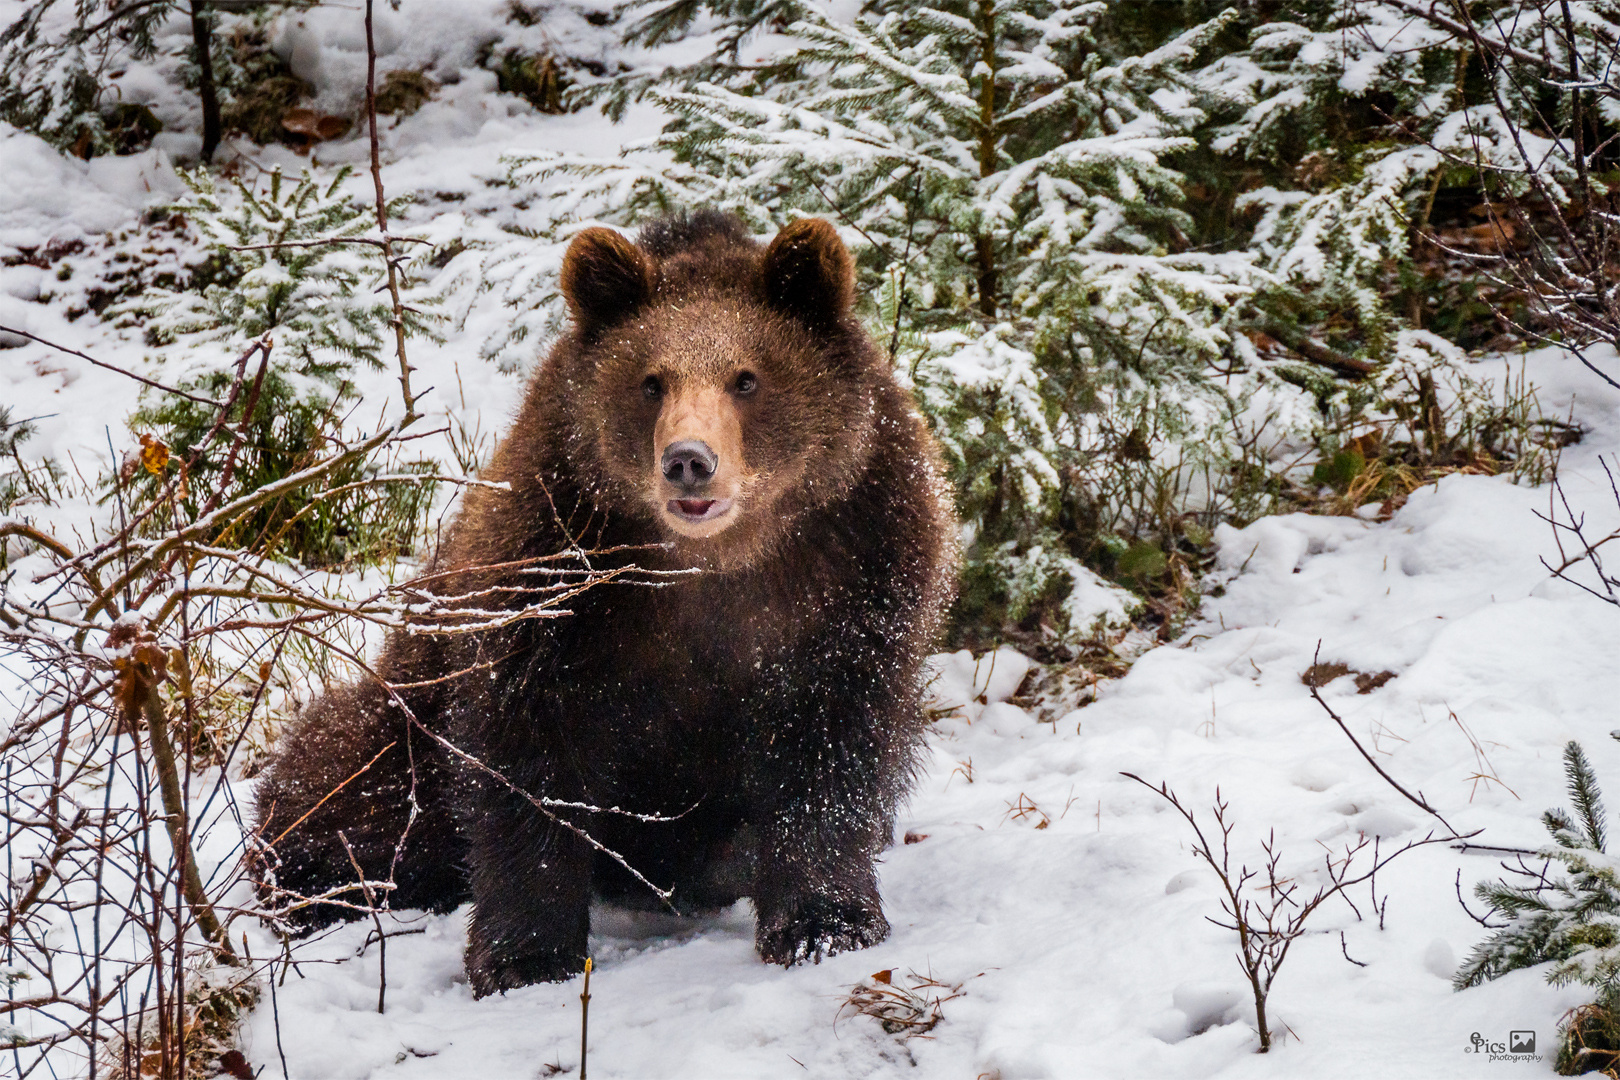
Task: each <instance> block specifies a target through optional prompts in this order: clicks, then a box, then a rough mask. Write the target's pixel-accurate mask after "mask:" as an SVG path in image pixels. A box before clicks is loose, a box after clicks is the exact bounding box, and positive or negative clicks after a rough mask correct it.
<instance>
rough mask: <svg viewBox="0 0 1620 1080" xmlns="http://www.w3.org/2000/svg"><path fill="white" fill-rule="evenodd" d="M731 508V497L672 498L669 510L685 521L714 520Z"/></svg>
mask: <svg viewBox="0 0 1620 1080" xmlns="http://www.w3.org/2000/svg"><path fill="white" fill-rule="evenodd" d="M730 509H731V500H730V499H671V500H670V501H669V512H670V513H671V514H674V515H675V516H676V517H678V518H680V519H681V520H683V521H713V520H714V519H715V518H717V517H719V516H720V515H721V514H724V513H725V512H726V511H727V510H730Z"/></svg>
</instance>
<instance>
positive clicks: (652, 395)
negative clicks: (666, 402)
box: [641, 375, 664, 401]
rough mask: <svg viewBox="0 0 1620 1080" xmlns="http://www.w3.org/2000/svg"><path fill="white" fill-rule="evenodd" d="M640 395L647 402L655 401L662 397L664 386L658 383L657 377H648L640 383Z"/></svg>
mask: <svg viewBox="0 0 1620 1080" xmlns="http://www.w3.org/2000/svg"><path fill="white" fill-rule="evenodd" d="M641 395H642V396H643V397H645V398H646V399H647V400H648V401H657V400H658V399H659V398H661V397H663V396H664V384H663V383H661V382H659V381H658V376H656V375H649V376H647V377H646V378H645V379H643V380H642V381H641Z"/></svg>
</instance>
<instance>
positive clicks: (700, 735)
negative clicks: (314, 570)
mask: <svg viewBox="0 0 1620 1080" xmlns="http://www.w3.org/2000/svg"><path fill="white" fill-rule="evenodd" d="M853 291H854V276H853V264H852V262H851V259H850V256H849V253H848V252H847V251H846V249H845V248H844V245H843V243H842V242H841V241H840V240H839V238H838V236H837V233H836V232H835V231H834V230H833V229H832V227H831V226H829V225H828V224H827V223H826V222H824V221H819V220H814V219H806V220H802V221H797V222H794V223H793V224H791V225H789V226H787V227H786V228H784V229H783V230H781V232H779V233H778V234H777V236H776V237H775V239H774V240H772V241H771V242H770V243H769V244H768V245H765V246H761V245H760V244H758V243H756V242H755V241H754V240H753V239H752V238H750V237H749V236H748V234H747V232H746V230H745V229H744V227H743V226H742V224H741V223H740V222H739V221H738V220H736V219H735V218H733V217H730V216H727V215H722V214H718V213H714V212H702V213H698V214H695V215H691V216H680V217H674V218H670V219H666V220H664V221H661V222H659V223H656V224H653V225H651V226H649V227H648V228H646V229H645V230H644V231H642V232H641V234H640V235H639V237H638V238H637V241H636V242H635V243H634V244H632V243H631V242H630V241H629V240H627V239H625V238H624V237H622V236H620V235H619V234H618V233H616V232H613V231H612V230H609V229H602V228H593V229H587V230H585V231H584V232H582V233H580V234H579V235H578V236H577V237H576V238H575V239H574V240H573V242H572V243H571V244H570V245H569V248H568V251H567V254H566V257H565V259H564V263H563V269H562V292H563V295H564V297H565V298H566V300H567V303H568V307H569V310H570V313H571V315H572V326H571V328H570V330H569V332H568V333H567V334H565V335H564V336H563V337H562V338H561V340H559V341H558V343H557V344H556V346H555V348H554V349H553V350H552V352H551V355H550V357H549V358H548V359H547V360H545V362H544V363H542V364H541V366H540V368H539V370H538V372H537V373H536V375H535V376H534V379H533V381H532V382H531V383H530V385H529V388H528V391H527V396H526V398H525V400H524V402H523V405H522V407H521V410H520V411H519V413H518V415H517V418H516V421H515V422H514V424H513V427H512V430H511V433H510V434H509V435H508V436H507V437H506V439H505V440H504V442H502V444H501V445H500V447H499V449H498V451H497V453H496V454H495V457H494V460H493V461H492V462H491V464H490V465H489V467H488V469H487V470H485V473H484V477H485V478H486V479H488V480H492V481H497V482H500V483H502V484H505V485H508V486H509V489H508V490H504V491H503V490H495V489H491V488H482V487H481V488H474V489H472V490H470V491H469V492H468V494H467V496H466V503H465V506H464V508H463V510H462V512H461V515H460V518H459V520H458V521H457V523H456V524H455V526H454V527H453V528H452V529H451V530H450V531H449V533H448V535H447V538H446V539H445V541H444V542H443V544H442V545H441V547H440V550H439V552H438V554H437V556H436V559H435V563H434V572H433V573H432V574H431V575H430V576H429V577H428V578H426V579H425V584H426V585H427V586H428V587H430V588H432V589H433V590H434V591H435V592H436V593H438V594H439V595H440V597H441V599H442V598H444V597H452V598H464V599H453V600H451V601H450V602H449V604H450V606H451V607H456V606H464V607H483V608H490V607H499V608H500V609H502V610H504V611H506V612H508V613H509V614H510V615H512V616H513V619H512V621H511V622H509V623H508V624H507V625H505V626H501V627H498V628H485V629H482V630H479V631H478V632H476V633H470V634H460V635H444V634H433V633H396V634H395V635H393V636H392V638H391V639H390V640H389V641H388V643H387V645H386V647H385V649H384V651H383V654H382V656H381V658H380V659H379V661H378V662H377V665H376V673H377V675H378V676H380V678H381V679H382V680H385V681H386V682H387V683H388V684H389V687H391V689H390V688H385V687H384V686H383V685H382V684H381V683H379V682H376V681H373V682H370V683H366V684H362V685H358V686H354V687H349V688H347V689H341V690H338V691H335V692H333V693H331V694H329V695H327V696H326V697H324V698H323V699H321V700H319V701H317V702H316V703H314V704H313V705H312V706H311V707H310V708H309V709H308V710H306V712H305V714H304V715H303V716H302V717H300V719H299V721H298V722H297V723H296V724H295V725H294V726H293V727H292V728H291V730H289V732H288V733H287V735H286V736H285V738H284V739H283V741H282V744H281V746H280V748H279V750H278V753H277V755H276V757H275V758H274V760H273V762H272V764H271V765H270V767H269V769H268V770H267V774H266V776H265V778H264V780H263V782H262V783H261V785H260V787H259V788H258V791H257V793H256V802H257V813H258V822H259V829H258V836H259V837H260V838H261V841H262V842H263V844H264V845H265V846H264V847H263V849H262V850H261V853H260V862H259V866H258V874H259V880H260V883H261V885H262V886H263V887H265V888H266V889H268V890H271V891H275V890H281V892H280V893H279V895H281V896H282V897H283V898H285V897H286V896H287V895H288V894H289V893H290V894H300V895H303V896H306V897H322V896H324V897H325V898H326V899H325V900H324V901H323V902H320V903H316V904H311V905H307V906H303V907H301V908H298V909H297V910H295V911H292V912H291V913H290V917H291V918H292V919H293V920H294V921H295V922H297V923H300V924H302V925H303V926H315V925H320V924H322V923H325V922H330V921H332V920H334V919H337V918H342V917H352V916H353V915H355V914H356V913H357V910H356V906H358V905H359V904H360V903H361V901H362V899H363V898H362V897H361V896H360V895H359V890H358V889H357V887H356V884H355V883H356V874H355V870H354V864H355V863H357V864H358V865H359V867H360V868H361V869H362V870H363V871H364V874H365V877H366V878H367V879H369V880H372V881H383V880H390V881H392V882H393V883H394V889H393V892H392V894H391V901H390V903H391V906H393V907H395V908H410V907H419V908H428V909H432V910H439V911H444V910H449V909H450V908H452V907H454V906H455V905H457V904H459V903H461V902H462V901H464V900H467V899H471V901H472V905H473V906H472V918H471V923H470V928H469V944H468V948H467V971H468V975H469V978H470V980H471V983H472V986H473V990H474V992H475V993H476V994H477V995H479V996H483V995H486V994H489V993H492V992H494V991H497V990H506V989H508V988H511V987H516V986H522V985H525V984H528V983H532V982H537V981H542V980H556V979H562V978H566V977H567V976H569V975H570V974H572V973H575V972H578V971H580V970H582V969H583V965H584V962H585V955H586V936H587V932H588V930H589V904H590V901H591V898H592V896H593V895H596V896H604V897H607V898H610V899H613V900H616V901H618V902H621V903H629V904H636V903H643V902H649V901H652V900H655V899H656V898H655V897H654V894H653V893H652V892H651V890H649V889H648V888H647V885H646V884H645V883H643V882H641V881H638V880H636V877H635V876H634V875H632V874H631V873H629V872H627V871H626V869H625V864H628V866H629V867H631V868H633V869H634V870H635V872H636V873H637V874H639V875H641V876H642V877H643V878H645V880H646V882H647V883H651V884H652V885H655V886H657V888H658V889H661V890H667V891H669V900H668V906H672V907H674V908H675V909H676V910H678V911H682V912H693V911H700V910H705V909H710V910H712V909H714V908H716V907H719V906H723V905H727V904H731V903H734V902H735V901H736V900H737V899H738V898H739V897H742V896H749V897H752V898H753V903H754V908H755V911H756V915H757V930H756V943H757V945H758V949H759V953H760V955H761V956H762V957H763V958H764V959H765V960H767V961H771V962H775V963H779V964H787V965H791V964H795V963H798V962H801V961H806V960H817V961H819V959H820V958H821V957H823V956H830V955H832V954H834V953H837V952H841V951H844V950H848V949H859V948H863V947H865V946H868V945H871V944H873V943H875V942H878V941H881V940H882V939H883V938H884V936H885V935H886V934H887V933H888V923H887V921H886V920H885V918H884V915H883V911H882V906H881V903H880V901H879V898H878V891H877V881H876V874H875V870H874V860H875V859H876V857H877V855H878V853H879V852H880V850H881V849H882V848H883V847H884V846H885V844H886V843H887V841H888V840H889V837H890V833H891V831H892V829H893V822H894V814H895V808H896V803H897V801H898V800H899V799H901V798H902V797H903V796H904V794H905V793H906V790H907V788H908V786H909V783H910V780H911V776H912V773H913V770H914V767H915V764H916V760H917V751H918V748H919V746H920V744H921V737H922V732H923V718H922V713H921V709H920V707H919V702H918V698H919V694H920V691H921V668H922V661H923V658H924V656H925V655H926V653H927V651H928V648H929V646H930V644H931V643H932V642H933V640H934V638H935V635H936V632H937V631H938V629H939V626H940V622H941V620H942V618H943V615H944V611H945V609H946V606H947V605H948V603H949V600H950V596H951V592H952V588H953V581H954V569H955V555H956V547H955V525H954V521H953V516H952V511H951V503H950V496H949V492H948V489H947V486H946V484H945V482H944V480H943V478H942V474H941V469H940V463H939V456H938V453H937V449H936V447H935V445H934V443H933V441H932V439H931V437H930V436H929V434H928V432H927V429H926V427H925V425H924V423H923V421H922V419H921V418H920V417H919V416H918V414H917V411H916V409H915V408H914V406H913V404H912V401H911V399H910V397H909V396H908V394H907V392H906V391H905V389H904V388H902V387H901V386H900V385H899V384H898V383H897V382H896V381H895V379H894V376H893V374H892V373H891V371H890V368H889V364H888V362H887V359H886V357H885V356H884V354H883V353H882V352H881V351H879V350H878V349H877V348H875V347H874V345H873V344H872V342H871V340H870V339H869V338H868V336H867V334H866V333H865V332H864V331H863V329H862V328H861V325H860V323H859V322H858V321H857V319H856V317H855V315H854V314H853V313H852V311H851V308H852V302H853ZM587 552H588V553H587ZM632 565H634V566H636V567H639V568H641V569H642V570H643V571H645V573H642V574H640V576H639V578H638V579H637V580H635V581H629V580H628V579H621V580H620V581H617V582H613V583H608V584H599V585H595V586H594V587H591V588H588V589H584V590H583V591H580V592H578V594H577V595H572V596H569V597H568V598H567V601H566V604H565V605H564V607H565V608H566V611H567V612H568V614H567V615H566V616H564V617H524V616H530V615H546V616H554V615H556V614H557V612H556V611H555V610H549V611H543V612H542V611H537V610H534V609H535V608H536V606H537V605H536V603H535V601H536V597H537V596H538V595H539V593H538V590H540V589H543V588H546V587H548V586H550V587H554V586H557V585H559V584H561V585H566V584H568V583H569V582H573V581H579V580H581V578H580V575H581V574H582V572H584V571H585V570H586V569H587V568H588V569H590V570H594V571H597V572H603V571H612V570H615V569H619V570H622V569H624V568H625V567H629V566H632ZM430 733H431V734H430ZM435 736H437V738H436V737H435ZM440 739H442V740H444V741H443V742H441V741H439V740H440ZM446 743H447V744H449V746H450V747H453V749H447V748H446ZM463 755H465V756H463ZM471 759H476V761H477V762H478V763H480V764H474V763H473V762H472V760H471ZM484 766H487V768H486V767H484ZM491 770H493V772H492V771H491ZM497 774H498V775H497ZM531 796H532V798H531ZM537 799H538V800H555V801H554V802H546V803H544V804H543V806H537V805H536V800H537ZM649 819H652V820H649ZM340 834H341V835H340ZM351 853H352V859H353V861H352V862H351ZM610 853H611V854H610ZM615 856H617V858H615ZM621 859H622V862H621V861H619V860H621ZM345 904H348V905H355V906H348V907H345V906H343V905H345Z"/></svg>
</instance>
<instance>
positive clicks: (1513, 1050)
mask: <svg viewBox="0 0 1620 1080" xmlns="http://www.w3.org/2000/svg"><path fill="white" fill-rule="evenodd" d="M1463 1053H1465V1054H1484V1055H1486V1057H1487V1058H1489V1059H1490V1060H1491V1061H1540V1060H1541V1055H1540V1054H1538V1053H1536V1033H1535V1032H1534V1031H1510V1032H1508V1036H1507V1038H1506V1039H1505V1040H1498V1039H1492V1038H1488V1037H1487V1036H1484V1035H1481V1034H1480V1033H1479V1032H1477V1031H1476V1032H1474V1033H1473V1034H1472V1035H1470V1036H1468V1045H1467V1046H1465V1047H1463Z"/></svg>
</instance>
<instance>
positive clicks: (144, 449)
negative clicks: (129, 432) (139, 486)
mask: <svg viewBox="0 0 1620 1080" xmlns="http://www.w3.org/2000/svg"><path fill="white" fill-rule="evenodd" d="M141 464H142V465H143V466H144V467H145V468H146V471H147V472H149V473H151V474H152V475H153V476H162V475H163V470H164V469H166V468H168V465H169V444H168V443H166V442H164V441H163V440H162V439H160V438H158V437H157V436H155V435H142V436H141Z"/></svg>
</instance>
